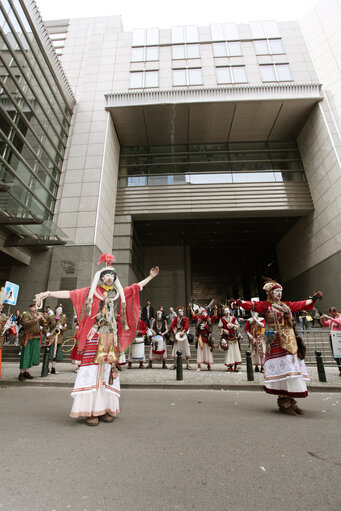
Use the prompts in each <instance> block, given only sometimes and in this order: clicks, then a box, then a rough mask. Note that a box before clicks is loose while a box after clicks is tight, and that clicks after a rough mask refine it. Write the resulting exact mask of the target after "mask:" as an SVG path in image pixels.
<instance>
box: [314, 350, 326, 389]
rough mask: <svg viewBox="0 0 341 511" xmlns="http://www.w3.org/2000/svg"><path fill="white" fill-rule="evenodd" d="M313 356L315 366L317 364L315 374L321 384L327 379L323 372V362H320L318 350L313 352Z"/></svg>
mask: <svg viewBox="0 0 341 511" xmlns="http://www.w3.org/2000/svg"><path fill="white" fill-rule="evenodd" d="M315 355H316V364H317V372H318V375H319V380H320V381H323V382H326V381H327V377H326V372H325V370H324V365H323V360H322V357H321V352H320V350H315Z"/></svg>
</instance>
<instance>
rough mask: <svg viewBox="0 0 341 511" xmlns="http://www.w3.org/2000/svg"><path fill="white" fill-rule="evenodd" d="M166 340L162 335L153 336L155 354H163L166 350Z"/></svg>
mask: <svg viewBox="0 0 341 511" xmlns="http://www.w3.org/2000/svg"><path fill="white" fill-rule="evenodd" d="M165 349H166V348H165V341H164V340H163V337H162V335H155V337H153V350H152V351H153V353H155V355H162V353H164V352H165Z"/></svg>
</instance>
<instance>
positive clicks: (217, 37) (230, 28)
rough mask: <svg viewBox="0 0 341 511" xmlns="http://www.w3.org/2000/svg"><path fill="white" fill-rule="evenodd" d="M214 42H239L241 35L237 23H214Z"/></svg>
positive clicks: (212, 29) (212, 32)
mask: <svg viewBox="0 0 341 511" xmlns="http://www.w3.org/2000/svg"><path fill="white" fill-rule="evenodd" d="M210 28H211V37H212V41H239V40H240V35H239V31H238V25H237V24H236V23H214V24H213V25H211V26H210Z"/></svg>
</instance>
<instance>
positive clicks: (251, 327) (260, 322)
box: [244, 312, 265, 373]
mask: <svg viewBox="0 0 341 511" xmlns="http://www.w3.org/2000/svg"><path fill="white" fill-rule="evenodd" d="M244 331H245V333H246V335H247V337H248V339H249V344H250V348H251V359H252V364H253V365H254V366H255V372H256V373H258V372H259V367H258V366H260V372H261V373H263V372H264V361H265V337H264V332H265V319H264V318H262V317H260V316H259V315H258V312H251V318H249V319H248V320H247V321H246V324H245V327H244Z"/></svg>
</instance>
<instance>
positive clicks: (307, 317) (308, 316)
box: [305, 314, 313, 322]
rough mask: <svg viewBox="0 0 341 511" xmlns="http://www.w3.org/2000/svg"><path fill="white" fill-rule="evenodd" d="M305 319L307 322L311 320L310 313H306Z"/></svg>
mask: <svg viewBox="0 0 341 511" xmlns="http://www.w3.org/2000/svg"><path fill="white" fill-rule="evenodd" d="M305 319H306V320H307V321H309V322H310V321H312V320H313V318H312V317H311V316H310V314H307V315H306V318H305Z"/></svg>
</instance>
